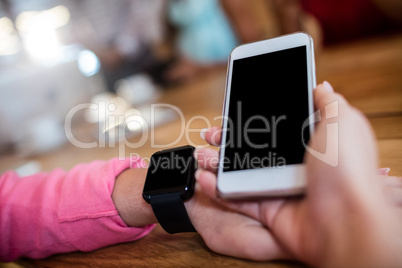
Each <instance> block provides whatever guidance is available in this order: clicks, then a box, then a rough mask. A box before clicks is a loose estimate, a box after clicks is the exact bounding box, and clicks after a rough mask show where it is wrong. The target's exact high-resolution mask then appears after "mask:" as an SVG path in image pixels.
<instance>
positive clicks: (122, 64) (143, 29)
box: [64, 0, 164, 91]
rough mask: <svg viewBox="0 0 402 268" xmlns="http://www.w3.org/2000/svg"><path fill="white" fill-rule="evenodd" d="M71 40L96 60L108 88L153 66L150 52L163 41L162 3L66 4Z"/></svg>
mask: <svg viewBox="0 0 402 268" xmlns="http://www.w3.org/2000/svg"><path fill="white" fill-rule="evenodd" d="M64 2H65V5H66V6H67V7H68V9H69V10H70V12H71V16H72V19H71V22H72V28H73V31H72V32H73V37H72V39H74V40H75V41H76V42H78V43H81V44H83V45H84V46H85V47H87V48H89V49H90V50H92V51H94V52H95V54H96V55H97V56H98V57H99V59H100V61H101V64H102V70H103V72H104V74H105V76H106V79H107V82H108V87H109V89H110V90H111V91H114V83H115V82H116V81H117V80H119V79H122V78H125V77H127V76H130V75H133V74H135V73H139V72H143V71H146V70H147V69H148V68H150V67H151V66H152V65H153V64H155V63H156V62H157V59H156V57H155V55H154V48H155V47H156V46H157V45H158V44H159V43H160V42H161V41H162V39H163V31H164V30H163V24H162V12H163V10H162V9H163V2H162V1H147V0H110V1H96V0H86V1H79V0H66V1H64Z"/></svg>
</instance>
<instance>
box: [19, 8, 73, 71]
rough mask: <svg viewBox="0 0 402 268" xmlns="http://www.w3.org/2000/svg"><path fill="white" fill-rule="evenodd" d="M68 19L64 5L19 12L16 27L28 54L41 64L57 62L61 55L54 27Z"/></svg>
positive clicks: (68, 15)
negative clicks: (42, 9)
mask: <svg viewBox="0 0 402 268" xmlns="http://www.w3.org/2000/svg"><path fill="white" fill-rule="evenodd" d="M69 20H70V13H69V11H68V9H67V8H66V7H64V6H57V7H54V8H51V9H48V10H44V11H25V12H22V13H20V14H19V15H18V16H17V19H16V27H17V29H18V31H19V32H20V34H21V37H22V38H23V41H24V47H25V49H26V50H27V52H28V54H29V56H30V57H31V58H32V59H33V60H36V61H38V62H40V63H42V64H53V63H55V62H57V61H58V60H59V57H61V56H62V55H60V54H61V53H60V51H59V49H60V47H61V44H60V42H59V40H58V38H57V35H56V29H58V28H60V27H62V26H64V25H66V24H67V23H68V22H69Z"/></svg>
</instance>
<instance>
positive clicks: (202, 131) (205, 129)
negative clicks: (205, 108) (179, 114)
mask: <svg viewBox="0 0 402 268" xmlns="http://www.w3.org/2000/svg"><path fill="white" fill-rule="evenodd" d="M207 130H208V129H207V128H204V129H202V130H201V132H200V136H201V139H203V140H204V141H205V133H207Z"/></svg>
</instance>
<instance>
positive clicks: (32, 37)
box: [24, 24, 61, 64]
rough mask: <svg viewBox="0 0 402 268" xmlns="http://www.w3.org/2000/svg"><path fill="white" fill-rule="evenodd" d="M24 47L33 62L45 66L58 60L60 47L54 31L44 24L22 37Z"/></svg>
mask: <svg viewBox="0 0 402 268" xmlns="http://www.w3.org/2000/svg"><path fill="white" fill-rule="evenodd" d="M24 47H25V49H26V50H27V52H28V54H29V56H30V57H31V58H32V59H33V60H36V61H38V62H41V63H45V64H47V63H52V62H55V61H56V60H57V59H58V54H59V53H58V52H59V49H60V47H61V45H60V42H59V40H58V39H57V36H56V33H55V31H54V29H51V28H49V27H47V26H46V25H45V24H44V25H43V26H41V27H38V28H36V29H32V30H31V31H30V32H29V33H28V34H27V35H25V36H24Z"/></svg>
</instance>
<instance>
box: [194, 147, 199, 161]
mask: <svg viewBox="0 0 402 268" xmlns="http://www.w3.org/2000/svg"><path fill="white" fill-rule="evenodd" d="M193 156H194V158H195V160H197V159H198V158H197V156H198V148H195V150H194V152H193Z"/></svg>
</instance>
